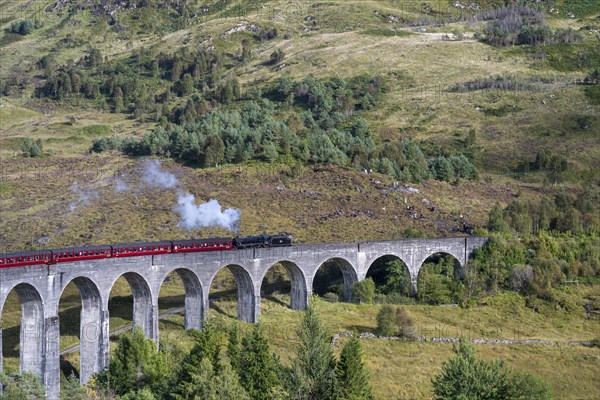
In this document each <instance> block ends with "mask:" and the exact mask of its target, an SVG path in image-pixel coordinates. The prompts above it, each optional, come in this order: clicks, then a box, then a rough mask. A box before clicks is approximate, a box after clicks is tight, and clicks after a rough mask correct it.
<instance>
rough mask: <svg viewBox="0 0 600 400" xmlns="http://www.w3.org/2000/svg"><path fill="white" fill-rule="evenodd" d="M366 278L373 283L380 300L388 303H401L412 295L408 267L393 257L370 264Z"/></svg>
mask: <svg viewBox="0 0 600 400" xmlns="http://www.w3.org/2000/svg"><path fill="white" fill-rule="evenodd" d="M366 277H367V278H371V279H373V282H375V290H376V293H377V294H378V295H379V296H378V297H380V298H381V300H382V301H383V300H385V301H386V302H389V303H397V302H402V301H403V299H406V298H407V297H411V296H413V295H414V288H413V283H412V280H411V276H410V271H409V269H408V266H407V265H406V263H405V262H404V261H402V259H401V258H400V257H398V256H394V255H384V256H381V257H379V258H377V259H376V260H375V261H373V262H372V263H371V265H370V266H369V269H368V270H367V275H366Z"/></svg>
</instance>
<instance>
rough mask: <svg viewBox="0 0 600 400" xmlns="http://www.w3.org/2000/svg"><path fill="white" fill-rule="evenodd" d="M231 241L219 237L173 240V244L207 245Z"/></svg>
mask: <svg viewBox="0 0 600 400" xmlns="http://www.w3.org/2000/svg"><path fill="white" fill-rule="evenodd" d="M231 240H232V239H231V238H229V237H227V238H225V237H221V238H199V239H184V240H173V241H172V242H173V243H198V242H207V243H212V242H227V241H231Z"/></svg>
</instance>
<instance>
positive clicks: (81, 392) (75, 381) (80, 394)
mask: <svg viewBox="0 0 600 400" xmlns="http://www.w3.org/2000/svg"><path fill="white" fill-rule="evenodd" d="M60 398H61V399H68V400H86V399H87V393H86V390H85V387H84V386H83V385H81V384H80V383H79V378H77V377H76V376H75V375H74V374H71V375H69V377H68V378H67V379H66V380H65V381H63V382H61V383H60Z"/></svg>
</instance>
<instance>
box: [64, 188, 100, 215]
mask: <svg viewBox="0 0 600 400" xmlns="http://www.w3.org/2000/svg"><path fill="white" fill-rule="evenodd" d="M71 192H73V194H75V195H76V196H77V199H75V200H74V201H72V202H71V204H69V209H70V210H71V212H73V211H75V210H76V209H77V207H78V206H80V205H82V206H87V205H88V204H90V203H91V202H92V201H95V200H98V198H99V197H100V195H99V194H98V192H96V191H95V190H88V189H81V188H79V184H77V182H74V183H73V184H72V185H71Z"/></svg>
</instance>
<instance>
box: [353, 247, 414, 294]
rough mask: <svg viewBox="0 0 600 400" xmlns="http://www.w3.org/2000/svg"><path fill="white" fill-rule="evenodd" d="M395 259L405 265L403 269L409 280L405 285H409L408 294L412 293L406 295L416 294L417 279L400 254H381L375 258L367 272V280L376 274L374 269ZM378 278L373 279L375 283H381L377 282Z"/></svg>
mask: <svg viewBox="0 0 600 400" xmlns="http://www.w3.org/2000/svg"><path fill="white" fill-rule="evenodd" d="M393 259H397V260H399V261H400V262H402V264H403V268H404V273H405V275H406V277H407V278H408V282H405V285H408V289H409V290H407V292H410V293H405V294H415V293H416V288H417V287H416V278H415V277H414V276H413V274H412V273H411V271H410V267H409V264H408V263H407V262H406V261H405V260H404V258H403V257H402V256H400V255H398V254H394V253H386V254H380V255H379V256H377V257H375V258H373V259H372V260H371V261H370V263H369V266H368V268H367V270H366V272H365V279H366V278H367V277H369V276H371V274H372V273H373V272H374V269H373V268H374V267H376V266H377V265H378V264H379V263H381V262H384V261H388V260H393ZM377 278H378V277H373V280H374V281H375V283H376V284H377V283H379V282H377V280H378V279H377Z"/></svg>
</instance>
